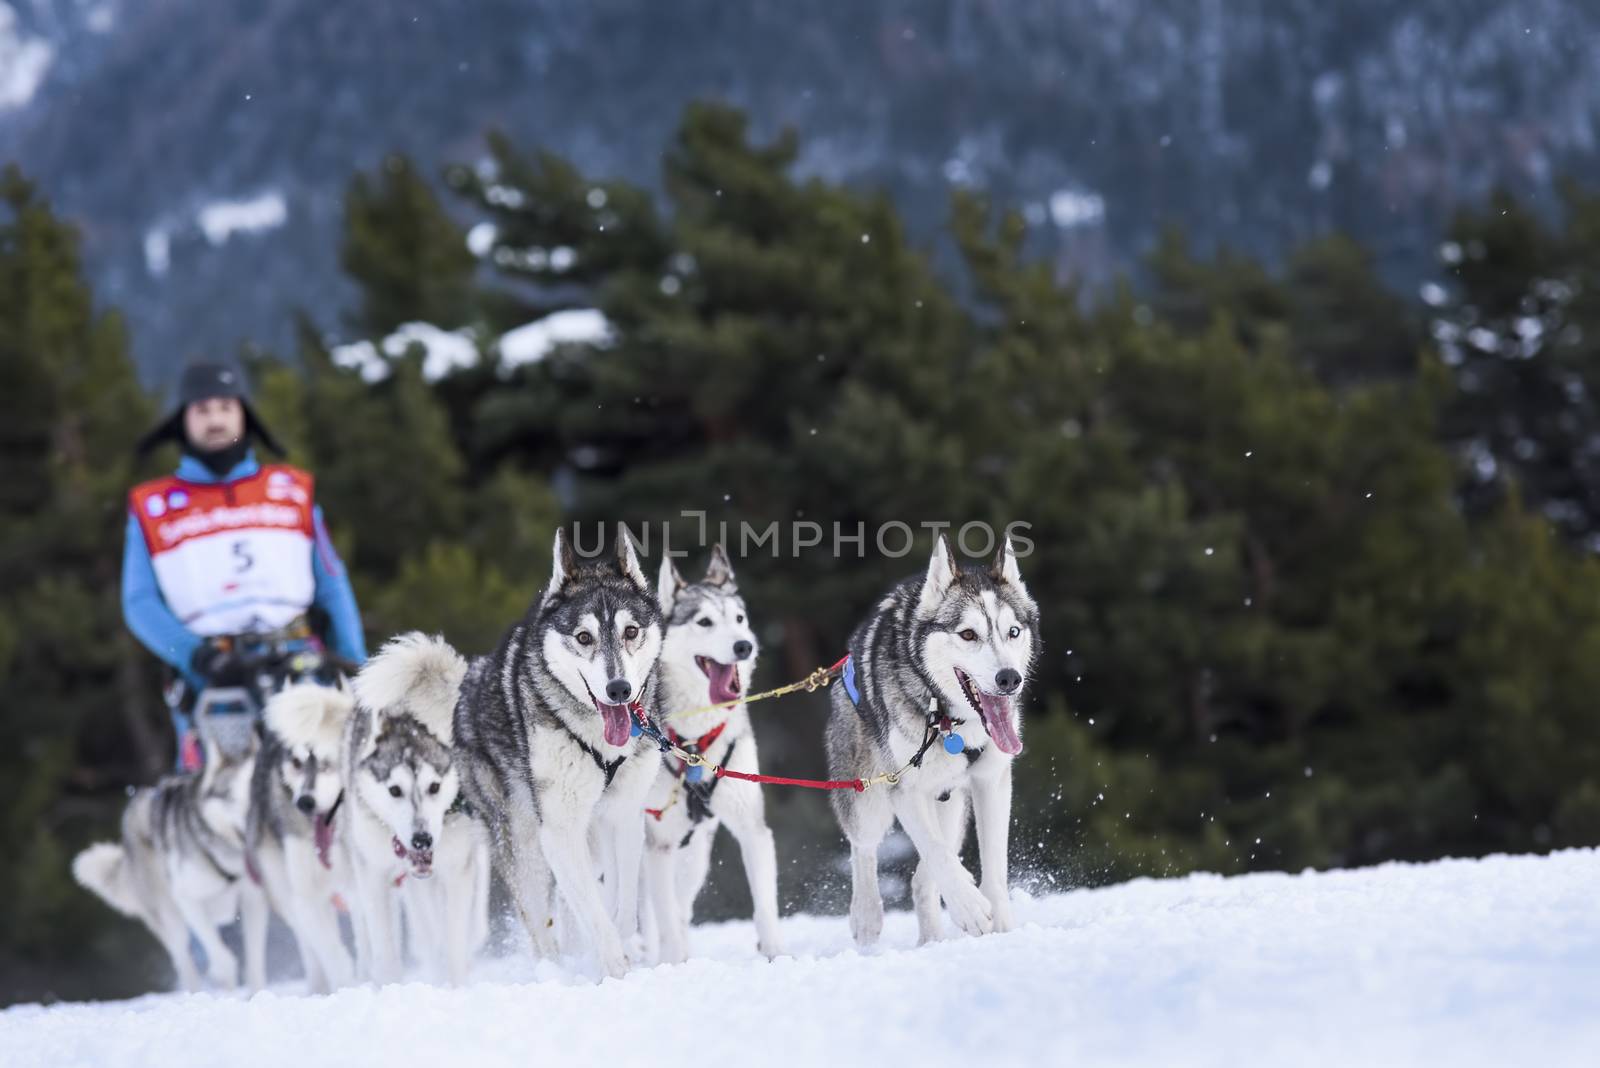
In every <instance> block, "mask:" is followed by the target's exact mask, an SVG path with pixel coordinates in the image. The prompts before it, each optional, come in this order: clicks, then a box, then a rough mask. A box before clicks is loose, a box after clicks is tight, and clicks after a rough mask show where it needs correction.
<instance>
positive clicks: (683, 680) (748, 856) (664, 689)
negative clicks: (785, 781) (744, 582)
mask: <svg viewBox="0 0 1600 1068" xmlns="http://www.w3.org/2000/svg"><path fill="white" fill-rule="evenodd" d="M656 595H657V599H658V600H659V601H660V604H661V614H662V619H663V625H664V627H665V636H664V638H663V640H662V646H661V664H660V667H659V668H658V669H657V674H658V676H659V679H660V682H659V688H658V691H657V704H658V707H659V710H660V719H661V723H662V725H663V727H664V729H665V730H666V731H667V732H668V737H669V738H671V739H672V740H673V742H674V743H675V744H677V745H679V746H682V747H683V748H685V749H687V750H688V751H690V752H695V753H702V754H704V755H705V756H706V758H707V759H709V760H712V761H714V762H715V763H717V764H721V765H722V766H724V767H727V768H730V769H732V770H734V771H743V772H749V773H752V774H755V773H758V772H759V771H760V770H761V769H760V761H759V759H758V757H757V752H756V738H755V734H754V732H753V731H752V730H751V728H750V714H749V709H748V708H747V707H746V706H745V704H744V703H743V702H741V703H739V704H737V705H734V706H732V707H730V708H722V709H716V710H714V711H710V712H700V713H696V712H695V710H696V709H698V708H701V707H703V706H705V705H708V704H720V703H722V702H723V701H732V700H735V699H737V698H739V697H740V696H741V695H743V694H745V693H748V692H749V690H750V677H751V675H753V674H754V672H755V663H756V653H757V648H756V638H755V633H754V632H753V631H752V630H751V627H750V622H749V613H748V610H747V609H746V608H745V603H744V599H743V598H742V597H740V596H739V590H738V587H737V586H736V585H735V584H734V577H733V566H732V565H731V564H730V563H729V562H728V557H727V554H726V553H725V552H724V551H723V548H722V546H721V545H718V546H716V547H715V548H714V549H713V550H712V553H711V562H710V564H709V565H708V566H707V568H706V574H705V577H704V578H703V579H701V580H700V581H699V582H695V583H693V584H689V583H685V582H684V580H683V578H682V576H681V575H679V574H678V569H677V567H676V566H675V565H674V564H673V562H672V560H671V558H670V557H668V558H664V559H663V560H662V561H661V571H660V576H659V580H658V582H657V590H656ZM661 765H662V766H661V770H660V771H659V772H658V773H657V774H656V781H655V784H654V786H652V787H651V791H650V799H649V801H648V802H647V804H646V807H645V844H646V852H645V886H646V888H647V890H648V895H649V904H650V907H651V911H652V912H653V914H654V918H655V924H656V929H657V930H658V932H659V934H660V945H661V951H660V959H661V961H662V962H663V963H669V964H675V963H678V962H680V961H682V960H683V959H684V958H685V957H686V956H687V953H688V937H689V921H690V918H691V917H692V915H693V912H694V900H695V898H696V897H697V896H699V893H700V888H701V887H702V886H703V885H704V884H705V880H706V872H707V870H708V869H709V867H710V865H711V843H712V839H713V838H715V837H716V833H717V827H718V826H719V825H722V824H726V826H727V828H728V830H729V831H730V832H732V834H733V837H734V839H735V840H736V841H737V842H738V843H739V852H740V856H741V857H742V859H743V861H744V870H745V877H746V879H747V880H748V881H749V883H750V898H751V901H752V902H753V903H754V905H755V925H756V946H757V948H758V949H759V950H760V952H762V953H763V954H765V955H766V956H768V957H774V956H778V955H779V954H781V953H782V952H783V941H782V938H781V937H780V936H779V934H778V861H777V854H776V852H775V850H774V847H773V841H772V831H771V829H770V828H769V827H768V826H767V821H766V815H765V812H764V809H763V806H762V798H761V787H760V786H758V785H757V784H755V783H750V782H740V781H739V780H737V779H720V778H712V777H710V776H709V775H704V774H703V773H702V769H699V768H686V767H685V766H684V762H683V761H682V760H680V759H679V758H677V757H674V756H670V755H666V754H663V756H662V758H661Z"/></svg>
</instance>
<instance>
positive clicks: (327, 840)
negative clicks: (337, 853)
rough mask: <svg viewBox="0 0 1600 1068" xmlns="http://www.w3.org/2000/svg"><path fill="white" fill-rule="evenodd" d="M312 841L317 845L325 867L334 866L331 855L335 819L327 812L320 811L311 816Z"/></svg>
mask: <svg viewBox="0 0 1600 1068" xmlns="http://www.w3.org/2000/svg"><path fill="white" fill-rule="evenodd" d="M311 841H312V843H313V844H315V845H316V847H317V859H318V860H320V861H321V862H322V866H323V867H324V868H332V867H333V858H332V857H331V856H330V855H329V853H330V851H331V850H332V849H333V820H332V819H330V818H329V816H328V814H327V813H324V812H319V813H317V814H316V815H315V816H313V817H312V818H311Z"/></svg>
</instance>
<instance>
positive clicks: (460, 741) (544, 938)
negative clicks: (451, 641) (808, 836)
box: [455, 532, 661, 976]
mask: <svg viewBox="0 0 1600 1068" xmlns="http://www.w3.org/2000/svg"><path fill="white" fill-rule="evenodd" d="M553 555H554V568H553V570H552V573H551V576H550V585H549V586H548V587H547V588H546V589H545V591H544V594H543V596H541V597H540V598H539V601H538V603H536V604H535V605H533V607H532V608H530V609H529V611H528V614H527V616H526V617H524V618H523V619H522V620H521V621H520V622H519V623H517V624H516V625H515V626H513V627H512V628H511V630H510V631H509V632H508V633H507V634H506V636H505V638H504V639H502V641H501V643H500V647H499V648H498V649H496V650H495V651H494V652H493V653H491V654H490V655H489V656H487V657H485V658H483V659H482V660H480V661H477V662H475V663H474V664H473V666H472V668H471V669H470V670H469V671H468V673H467V678H466V680H465V682H464V683H463V684H462V688H461V700H460V703H459V704H458V705H457V706H456V718H455V736H456V747H457V756H458V758H459V759H460V760H461V762H462V773H463V778H462V783H463V785H464V786H465V788H466V793H467V798H468V800H469V801H470V802H471V804H472V806H473V808H474V809H475V810H476V812H477V814H478V816H479V818H481V819H482V820H484V822H485V823H486V824H487V826H488V828H489V834H490V842H491V845H492V847H493V855H494V863H495V868H496V870H498V871H499V872H500V876H501V878H502V879H504V880H505V882H506V885H507V886H508V887H509V888H510V890H511V893H512V898H513V900H515V901H516V903H517V906H518V909H519V911H520V912H521V914H522V920H523V923H524V924H525V925H526V926H527V928H528V933H529V936H530V937H531V938H532V940H533V944H534V949H535V952H537V953H539V954H541V955H545V956H554V954H555V949H556V946H555V940H554V938H553V937H552V931H551V920H552V917H551V911H550V899H549V880H550V875H551V874H552V873H553V874H554V876H555V881H556V884H557V886H558V887H559V889H560V891H561V894H562V896H563V897H564V898H565V900H566V903H567V904H568V906H569V907H570V908H571V911H572V913H573V916H574V918H575V919H576V920H577V922H578V924H579V926H580V927H581V928H582V931H583V933H584V934H585V935H586V936H587V937H588V938H589V939H590V941H591V942H592V944H593V945H594V947H595V949H596V950H597V951H598V953H599V959H600V966H601V968H602V970H603V971H604V972H605V973H606V974H607V975H611V976H621V975H623V974H624V973H625V972H626V971H627V968H628V957H627V953H626V951H625V949H624V942H625V940H631V939H632V938H633V936H634V934H635V933H636V932H637V930H638V921H639V910H638V893H639V855H640V852H641V850H642V848H643V845H644V825H643V823H642V821H641V819H640V810H641V809H643V808H644V801H645V793H646V791H648V790H649V788H650V784H651V783H652V782H653V781H654V780H655V774H656V770H657V768H658V767H659V766H660V765H659V764H658V763H657V761H656V759H655V756H654V754H653V753H652V752H651V751H650V748H649V745H648V743H646V742H645V741H643V739H641V738H634V737H631V736H630V728H631V726H632V720H633V718H634V717H635V716H638V715H642V714H644V713H645V710H649V709H653V707H654V705H655V699H656V695H655V687H656V658H657V657H658V656H659V655H660V653H661V610H660V608H659V607H657V605H656V602H655V598H654V597H653V596H652V594H651V590H650V585H649V583H648V582H647V581H646V579H645V577H644V572H643V571H641V570H640V568H639V560H638V557H637V556H635V555H634V551H633V544H632V542H631V541H630V540H629V538H628V536H627V534H626V533H625V532H619V535H618V538H617V546H616V551H615V554H614V557H613V558H612V559H609V560H600V561H598V562H588V561H584V562H581V563H580V562H579V561H577V560H575V559H574V557H573V553H572V549H571V547H570V546H569V545H568V544H567V542H566V539H565V538H564V537H563V536H562V535H561V533H560V532H557V534H556V539H555V549H554V553H553ZM591 836H592V837H593V840H594V844H595V846H596V847H597V852H598V855H599V857H600V860H601V867H602V868H603V869H604V871H605V875H606V880H605V893H606V898H608V899H609V904H610V906H611V907H610V909H608V908H607V903H608V902H607V900H605V899H603V898H602V896H601V887H600V884H599V882H598V881H597V878H596V872H595V865H594V860H593V857H592V856H591V854H590V839H591Z"/></svg>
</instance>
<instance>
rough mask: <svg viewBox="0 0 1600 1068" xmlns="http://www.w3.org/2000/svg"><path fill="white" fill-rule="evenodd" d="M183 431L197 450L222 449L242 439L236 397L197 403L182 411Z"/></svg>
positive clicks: (241, 416)
mask: <svg viewBox="0 0 1600 1068" xmlns="http://www.w3.org/2000/svg"><path fill="white" fill-rule="evenodd" d="M183 431H184V433H185V434H187V435H188V438H189V443H190V444H191V445H193V446H195V447H196V448H198V449H202V450H204V451H206V452H215V451H216V450H218V449H226V448H227V447H228V446H229V445H232V444H233V443H234V442H236V441H238V440H239V439H240V438H242V437H244V405H242V404H240V403H239V399H238V398H237V397H207V398H206V399H205V400H197V401H195V402H193V403H192V404H190V405H189V406H188V407H187V408H185V409H184V410H183Z"/></svg>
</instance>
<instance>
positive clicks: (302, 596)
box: [129, 465, 316, 635]
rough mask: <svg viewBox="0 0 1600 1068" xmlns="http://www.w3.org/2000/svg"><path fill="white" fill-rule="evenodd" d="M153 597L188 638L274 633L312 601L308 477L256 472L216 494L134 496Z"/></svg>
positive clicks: (186, 488) (188, 487)
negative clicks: (151, 570)
mask: <svg viewBox="0 0 1600 1068" xmlns="http://www.w3.org/2000/svg"><path fill="white" fill-rule="evenodd" d="M129 503H130V507H131V508H132V509H133V510H134V514H135V515H136V516H138V519H139V526H140V529H141V530H142V531H143V533H144V537H145V544H146V545H147V546H148V547H149V549H150V562H151V566H152V567H153V568H154V569H155V574H156V582H157V584H158V585H159V586H160V587H161V595H162V597H163V599H165V601H166V602H167V605H168V607H170V608H171V609H172V611H173V613H174V614H175V615H177V617H178V618H179V619H180V620H182V621H183V623H184V625H185V626H186V627H188V628H189V629H190V630H192V631H194V632H195V633H196V634H208V635H209V634H240V633H246V632H249V631H255V630H268V629H273V628H276V627H281V626H283V625H284V624H286V623H289V622H291V621H292V620H294V619H295V618H297V617H298V616H300V615H302V614H304V612H305V610H306V609H307V608H309V607H310V605H311V601H312V598H313V596H314V594H315V586H316V579H315V576H314V574H313V572H312V567H311V553H312V550H313V544H314V538H315V534H314V530H313V525H312V482H311V476H310V475H308V474H306V473H305V472H303V471H300V470H298V469H296V468H293V467H289V466H287V465H273V466H270V467H264V468H262V469H261V470H260V471H258V472H257V473H256V474H254V475H252V476H250V477H249V478H245V479H240V480H239V481H237V482H230V483H225V484H221V485H213V484H208V483H198V482H185V481H183V480H181V479H178V478H175V477H173V478H164V479H157V480H155V481H153V482H147V483H145V484H143V485H141V486H139V487H138V488H137V489H135V490H134V491H133V494H132V496H131V498H130V502H129Z"/></svg>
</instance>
